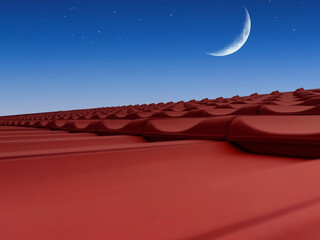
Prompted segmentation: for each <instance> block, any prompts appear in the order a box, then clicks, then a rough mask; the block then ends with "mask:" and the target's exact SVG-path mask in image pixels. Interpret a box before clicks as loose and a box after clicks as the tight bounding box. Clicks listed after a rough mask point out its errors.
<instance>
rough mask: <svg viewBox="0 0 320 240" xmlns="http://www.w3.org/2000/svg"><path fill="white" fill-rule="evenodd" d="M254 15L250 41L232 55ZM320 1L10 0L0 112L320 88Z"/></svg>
mask: <svg viewBox="0 0 320 240" xmlns="http://www.w3.org/2000/svg"><path fill="white" fill-rule="evenodd" d="M245 7H246V8H247V9H248V11H249V13H250V16H251V21H252V29H251V34H250V36H249V39H248V41H247V42H246V44H245V45H244V46H243V47H242V48H241V49H240V50H239V51H238V52H236V53H234V54H232V55H230V56H226V57H213V56H209V55H208V54H206V52H213V51H216V50H219V49H221V48H223V47H225V46H226V45H228V44H230V43H231V42H232V41H233V40H234V38H236V37H237V36H238V35H239V34H240V33H241V31H242V27H243V24H244V21H245V10H244V8H245ZM319 11H320V1H316V0H303V1H301V0H271V1H269V0H100V1H98V0H91V1H89V0H87V1H84V0H83V1H78V0H50V1H49V0H41V1H40V0H38V1H35V0H34V1H32V0H23V1H22V0H0V30H1V33H0V79H1V88H0V114H1V115H4V114H15V113H28V112H41V111H54V110H63V109H76V108H92V107H102V106H113V105H124V104H137V103H151V102H161V101H164V102H167V101H179V100H190V99H202V98H206V97H208V98H216V97H219V96H223V97H231V96H233V95H237V94H239V95H248V94H251V93H253V92H258V93H268V92H271V91H273V90H280V91H290V90H295V89H296V88H299V87H304V88H306V89H308V88H319V83H320V67H319V63H320V61H319V55H320V44H319V42H320V15H319Z"/></svg>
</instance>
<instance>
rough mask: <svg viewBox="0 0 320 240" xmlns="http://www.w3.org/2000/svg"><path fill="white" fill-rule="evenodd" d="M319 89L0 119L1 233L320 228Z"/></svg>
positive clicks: (105, 235) (289, 235)
mask: <svg viewBox="0 0 320 240" xmlns="http://www.w3.org/2000/svg"><path fill="white" fill-rule="evenodd" d="M319 123H320V89H314V90H304V89H298V90H296V91H295V92H285V93H280V92H278V91H275V92H273V93H271V94H264V95H259V94H256V93H255V94H252V95H250V96H247V97H239V96H235V97H232V98H228V99H224V98H217V99H213V100H212V99H203V100H201V101H195V100H192V101H189V102H177V103H173V102H170V103H159V104H149V105H135V106H123V107H110V108H97V109H87V110H74V111H63V112H52V113H39V114H27V115H16V116H4V117H1V118H0V125H1V126H0V191H1V193H2V197H1V198H0V203H1V204H0V212H1V214H0V222H1V223H2V224H0V232H1V233H2V236H4V238H5V239H139V240H140V239H186V240H187V239H197V240H198V239H199V240H200V239H201V240H204V239H237V240H238V239H318V238H319V237H320V230H319V228H318V221H319V220H318V219H320V209H319V204H318V203H320V193H319V191H318V185H319V184H320V174H319V172H320V163H319V162H318V161H314V159H319V158H320V124H319Z"/></svg>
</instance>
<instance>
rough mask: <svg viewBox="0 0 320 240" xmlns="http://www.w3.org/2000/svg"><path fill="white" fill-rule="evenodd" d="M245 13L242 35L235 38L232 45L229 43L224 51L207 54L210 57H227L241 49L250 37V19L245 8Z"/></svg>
mask: <svg viewBox="0 0 320 240" xmlns="http://www.w3.org/2000/svg"><path fill="white" fill-rule="evenodd" d="M245 10H246V13H247V17H246V22H245V24H244V27H243V30H242V33H241V35H240V36H239V37H237V38H236V39H235V40H234V41H233V43H231V44H230V45H228V46H227V47H225V48H224V49H221V50H219V51H217V52H213V53H208V54H209V55H211V56H216V57H222V56H227V55H230V54H232V53H235V52H236V51H238V50H239V49H240V48H242V46H243V45H244V44H245V43H246V41H247V40H248V38H249V35H250V31H251V19H250V15H249V12H248V10H247V9H246V8H245Z"/></svg>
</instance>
